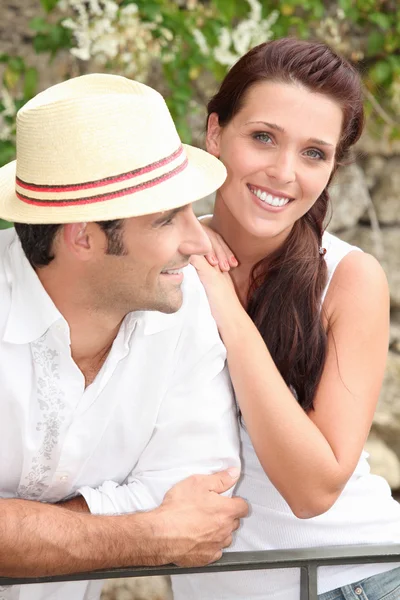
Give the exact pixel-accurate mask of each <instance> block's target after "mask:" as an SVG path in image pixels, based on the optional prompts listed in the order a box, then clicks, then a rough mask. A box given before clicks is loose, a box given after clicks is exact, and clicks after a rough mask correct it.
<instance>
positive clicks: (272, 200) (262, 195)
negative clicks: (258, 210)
mask: <svg viewBox="0 0 400 600" xmlns="http://www.w3.org/2000/svg"><path fill="white" fill-rule="evenodd" d="M249 189H250V191H251V192H252V194H254V195H255V196H257V198H259V199H260V200H262V201H263V202H265V203H266V204H269V205H270V206H285V204H287V203H288V202H290V200H289V198H279V197H277V196H272V195H271V194H267V192H263V191H262V190H259V189H258V188H249Z"/></svg>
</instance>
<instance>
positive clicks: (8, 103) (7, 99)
mask: <svg viewBox="0 0 400 600" xmlns="http://www.w3.org/2000/svg"><path fill="white" fill-rule="evenodd" d="M1 99H2V101H3V106H4V110H3V113H2V114H3V116H4V117H14V116H15V115H16V113H17V107H16V106H15V103H14V100H13V98H12V96H11V94H10V92H9V91H8V89H7V88H6V87H2V88H1Z"/></svg>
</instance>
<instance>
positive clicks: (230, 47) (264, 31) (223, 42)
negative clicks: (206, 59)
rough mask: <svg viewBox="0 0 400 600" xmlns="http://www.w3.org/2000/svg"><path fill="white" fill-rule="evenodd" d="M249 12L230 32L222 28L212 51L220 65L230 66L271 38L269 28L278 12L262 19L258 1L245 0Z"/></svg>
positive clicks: (274, 21)
mask: <svg viewBox="0 0 400 600" xmlns="http://www.w3.org/2000/svg"><path fill="white" fill-rule="evenodd" d="M247 2H248V4H249V6H250V12H249V16H248V18H247V19H244V20H243V21H241V22H240V23H239V24H238V25H237V26H236V27H235V28H234V29H233V30H232V32H230V31H229V30H228V29H227V28H226V27H224V28H222V29H221V31H220V35H219V40H218V46H217V47H216V48H215V49H214V58H215V60H216V61H217V62H219V63H220V64H222V65H227V66H229V67H230V66H232V65H233V64H234V63H235V62H236V61H237V60H238V59H239V58H240V57H241V56H243V54H246V52H247V51H248V50H250V48H252V47H254V46H257V45H258V44H261V43H262V42H266V41H268V40H270V39H271V38H272V37H273V32H272V31H271V27H272V26H273V25H274V24H275V23H276V20H277V19H278V17H279V12H278V11H277V10H274V11H272V12H271V14H270V15H269V16H268V18H266V19H262V18H261V17H262V5H261V3H260V2H259V1H258V0H247Z"/></svg>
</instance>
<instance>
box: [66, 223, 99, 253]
mask: <svg viewBox="0 0 400 600" xmlns="http://www.w3.org/2000/svg"><path fill="white" fill-rule="evenodd" d="M91 225H92V224H91V223H67V224H65V225H64V227H63V239H64V243H65V246H66V247H67V248H68V250H69V251H70V252H72V254H74V255H75V256H76V257H77V258H79V259H80V260H88V259H89V258H91V256H92V255H93V242H94V240H93V236H92V233H91V227H90V226H91Z"/></svg>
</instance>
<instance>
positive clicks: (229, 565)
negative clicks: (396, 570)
mask: <svg viewBox="0 0 400 600" xmlns="http://www.w3.org/2000/svg"><path fill="white" fill-rule="evenodd" d="M378 562H400V544H385V545H380V544H379V545H378V544H373V545H369V546H365V545H357V546H331V547H325V548H300V549H297V550H265V551H261V552H226V553H225V554H224V555H223V557H222V558H221V559H220V560H218V561H216V562H214V563H212V564H211V565H207V566H206V567H190V568H184V567H177V566H175V565H165V566H161V567H128V568H123V569H103V570H100V571H90V572H85V573H72V574H68V575H52V576H46V577H0V585H19V584H27V583H47V582H51V581H79V580H85V579H111V578H114V577H149V576H151V575H179V574H181V573H215V572H218V571H248V570H258V569H286V568H292V567H296V568H301V567H309V566H310V565H311V566H315V567H317V566H327V565H349V564H364V563H378ZM0 569H1V565H0Z"/></svg>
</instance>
